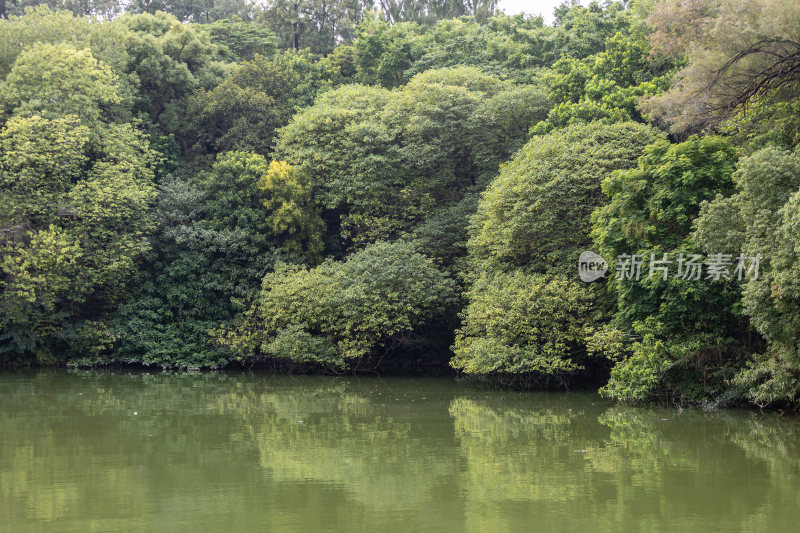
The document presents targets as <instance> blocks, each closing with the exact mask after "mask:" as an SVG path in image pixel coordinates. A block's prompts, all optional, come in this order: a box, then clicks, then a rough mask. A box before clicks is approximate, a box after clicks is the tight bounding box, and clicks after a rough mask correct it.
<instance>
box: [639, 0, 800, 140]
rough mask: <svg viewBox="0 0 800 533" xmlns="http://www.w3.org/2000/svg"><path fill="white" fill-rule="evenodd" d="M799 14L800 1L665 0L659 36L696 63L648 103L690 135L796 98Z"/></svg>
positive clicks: (654, 19) (669, 49)
mask: <svg viewBox="0 0 800 533" xmlns="http://www.w3.org/2000/svg"><path fill="white" fill-rule="evenodd" d="M799 17H800V5H798V4H797V3H796V2H782V1H781V0H754V1H745V0H733V1H729V0H704V1H702V2H688V3H687V2H681V1H678V0H665V1H664V2H660V3H659V4H657V6H656V8H655V10H654V11H653V13H652V15H651V16H650V19H649V22H650V24H652V25H653V27H654V30H655V31H654V32H653V34H652V37H651V40H652V42H653V44H654V45H655V47H656V48H657V49H659V50H662V51H663V52H664V53H667V54H673V55H685V56H686V57H687V58H688V64H687V65H686V67H685V68H684V69H683V70H681V71H680V72H679V73H678V75H677V76H676V78H675V82H674V83H673V85H672V87H671V88H670V90H669V91H668V92H666V93H664V94H663V95H661V96H659V97H656V98H653V99H651V100H650V101H649V102H648V103H647V109H648V111H649V112H650V113H652V114H653V115H654V116H657V117H659V118H661V119H662V120H666V121H668V122H669V124H670V125H671V127H672V130H673V131H674V132H676V133H684V134H685V133H693V132H699V131H702V130H704V129H707V128H712V127H714V126H717V125H718V124H719V123H720V122H721V121H724V120H726V119H728V118H730V117H732V116H734V115H736V114H737V113H738V112H740V111H743V110H745V109H746V108H748V107H752V106H760V105H763V104H766V105H772V104H774V103H781V102H787V101H792V100H794V99H795V98H796V97H797V94H796V87H797V81H798V70H799V69H798V67H800V43H799V41H800V35H798V31H800V30H798V26H797V20H798V18H799ZM776 111H778V110H776ZM776 115H777V116H780V115H781V113H780V112H778V113H776Z"/></svg>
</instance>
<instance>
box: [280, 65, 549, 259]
mask: <svg viewBox="0 0 800 533" xmlns="http://www.w3.org/2000/svg"><path fill="white" fill-rule="evenodd" d="M547 105H548V103H547V101H546V99H545V98H544V96H543V95H542V94H541V92H540V91H537V90H536V89H534V88H526V87H516V86H513V85H511V84H510V83H508V82H502V81H501V80H499V79H498V78H496V77H494V76H490V75H487V74H483V73H481V72H480V71H478V70H476V69H473V68H469V67H459V68H452V69H441V70H433V71H428V72H426V73H424V74H420V75H418V76H416V77H415V78H414V79H413V80H411V82H409V83H408V84H407V85H405V86H404V87H402V88H400V89H397V90H395V91H394V92H390V91H387V90H385V89H381V88H376V87H363V86H359V85H346V86H343V87H341V88H339V89H336V90H334V91H331V92H328V93H325V94H323V95H321V96H320V97H319V98H318V99H317V101H316V102H315V104H314V105H313V106H312V107H309V108H307V109H305V110H303V111H301V112H300V113H298V114H297V115H296V116H295V117H294V118H293V119H292V121H291V122H290V123H289V125H288V126H287V127H286V128H284V129H283V130H282V132H281V135H280V138H279V140H278V146H277V155H278V156H279V157H280V158H282V159H285V160H286V161H288V162H289V163H290V164H293V165H297V166H302V168H303V171H304V172H305V173H306V174H308V175H309V176H311V179H312V182H313V183H314V184H315V186H316V189H317V193H316V195H317V199H318V201H319V202H320V203H321V204H322V205H325V206H326V207H327V209H328V218H329V219H333V220H335V218H339V221H337V222H338V224H340V225H341V235H342V236H343V237H344V238H345V239H346V241H345V243H346V244H349V242H352V243H355V244H359V243H365V242H373V241H375V240H381V239H387V238H394V237H397V236H400V235H405V234H407V233H408V232H409V231H411V230H412V228H413V227H414V226H416V225H418V224H420V223H421V222H422V221H423V220H424V219H426V218H427V217H428V216H431V215H433V213H434V211H435V209H436V208H437V206H444V205H452V204H453V203H454V202H458V201H460V200H461V198H462V197H463V192H461V191H464V190H467V189H469V188H470V187H475V186H483V185H485V184H486V183H487V182H488V181H489V180H490V179H491V177H492V176H493V175H494V174H495V173H496V171H497V168H498V166H499V164H500V162H501V161H502V160H503V159H505V158H506V157H508V155H509V154H510V153H511V151H512V150H513V149H515V148H516V147H517V146H519V145H520V144H521V142H522V139H524V137H525V134H526V132H527V130H528V128H529V126H530V124H531V123H532V122H534V121H535V120H537V118H541V117H542V116H543V115H544V110H545V109H546V108H547ZM505 110H511V111H513V112H514V113H516V116H515V117H514V118H513V119H502V120H501V119H500V116H499V115H500V114H501V113H502V112H503V111H505ZM337 215H338V217H337ZM348 241H349V242H348Z"/></svg>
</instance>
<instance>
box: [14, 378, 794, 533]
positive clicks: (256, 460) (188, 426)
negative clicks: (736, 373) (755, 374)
mask: <svg viewBox="0 0 800 533" xmlns="http://www.w3.org/2000/svg"><path fill="white" fill-rule="evenodd" d="M798 524H800V421H799V420H798V419H797V418H794V417H789V416H784V417H781V416H778V415H777V414H774V413H771V414H760V413H758V412H757V411H756V412H751V411H745V410H741V411H739V410H732V411H719V412H712V413H705V412H703V411H699V410H684V411H679V410H678V409H675V408H672V409H666V408H653V407H647V408H637V407H626V406H620V405H617V404H614V403H612V402H610V401H607V400H604V399H602V398H600V397H598V396H597V395H595V394H588V393H578V392H568V393H521V392H510V391H503V390H494V389H488V388H486V387H482V386H480V385H476V384H470V383H465V382H459V381H457V380H454V379H430V378H424V379H411V378H403V379H399V378H398V379H380V378H358V379H357V378H331V377H307V376H296V377H294V376H273V375H262V374H249V373H238V374H232V373H194V374H193V373H188V374H171V373H137V372H128V371H115V372H105V371H75V372H67V371H40V372H25V373H2V374H0V531H2V532H13V533H20V532H45V531H47V532H53V531H58V532H72V531H74V532H95V531H97V532H99V531H109V532H111V531H113V532H138V531H147V532H153V531H158V532H179V531H180V532H182V531H186V532H206V531H209V532H210V531H215V532H224V533H230V532H239V531H270V532H283V531H286V532H289V531H291V532H298V531H299V532H317V531H337V532H338V531H341V532H360V531H364V532H380V533H393V532H411V531H431V532H439V531H457V532H460V531H464V532H505V531H508V532H520V531H526V532H527V531H569V532H571V531H575V532H578V531H581V532H584V531H593V532H605V531H609V532H611V531H613V532H621V531H622V532H625V531H630V532H640V531H648V532H658V531H681V532H684V533H686V532H693V531H704V532H706V531H725V532H729V531H764V532H784V531H797V530H798Z"/></svg>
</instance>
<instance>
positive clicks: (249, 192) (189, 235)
mask: <svg viewBox="0 0 800 533" xmlns="http://www.w3.org/2000/svg"><path fill="white" fill-rule="evenodd" d="M308 200H309V197H308V189H307V188H306V186H305V180H304V178H303V176H302V175H300V174H298V173H297V172H296V171H295V170H294V169H292V168H290V167H288V165H285V164H279V163H273V164H272V165H268V164H267V161H266V159H264V157H263V156H260V155H257V154H249V153H243V152H228V153H224V154H221V155H220V156H219V157H218V158H217V161H216V163H215V164H214V166H213V168H212V169H211V170H210V171H209V172H206V173H203V174H201V175H200V176H197V177H196V178H195V179H193V180H191V181H185V180H179V179H174V178H173V179H170V180H168V181H167V182H166V183H165V184H164V185H162V187H161V191H160V195H159V201H158V208H157V211H156V215H157V218H158V219H159V220H160V221H161V223H160V225H159V227H158V228H157V231H156V233H155V234H154V236H153V250H152V252H151V253H150V254H149V255H148V262H147V265H146V267H145V268H144V269H143V271H142V273H141V275H140V276H139V279H138V280H137V286H138V287H139V290H138V293H137V296H136V298H134V299H132V300H131V301H130V302H128V303H127V304H125V305H124V306H122V307H121V309H120V312H119V313H118V315H117V316H116V317H115V320H114V324H115V331H116V332H117V337H118V338H119V341H118V342H117V343H116V345H115V347H114V348H115V349H114V352H113V353H112V356H113V357H114V358H115V359H118V360H122V361H135V362H141V363H145V364H155V365H159V366H162V367H192V368H195V367H211V368H216V367H220V366H224V365H225V364H227V363H228V361H229V360H230V358H231V354H230V352H229V351H227V350H224V349H220V348H219V347H215V346H214V345H212V343H211V337H210V331H211V330H212V329H214V328H217V327H220V326H222V325H224V324H226V323H227V322H228V321H230V320H231V319H232V318H233V317H234V315H235V314H236V313H238V312H241V311H242V310H243V309H245V307H246V306H247V303H248V302H249V301H251V300H252V299H254V298H255V296H256V293H257V291H258V288H259V283H260V280H261V278H262V277H263V276H264V274H265V272H267V271H269V270H271V269H272V268H273V265H274V263H275V261H276V260H277V259H280V258H283V259H284V260H286V259H290V258H295V259H296V258H299V257H302V256H305V257H306V258H307V259H308V260H310V261H312V262H313V261H316V260H318V258H319V257H318V254H319V253H320V242H321V240H320V237H321V233H322V227H321V222H320V220H319V218H318V217H317V216H316V213H315V211H314V210H313V207H312V206H310V205H309V201H308ZM279 248H284V249H285V250H286V251H287V252H288V253H289V254H292V255H291V256H286V254H281V253H280V252H279V250H278V249H279Z"/></svg>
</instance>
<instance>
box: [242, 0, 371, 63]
mask: <svg viewBox="0 0 800 533" xmlns="http://www.w3.org/2000/svg"><path fill="white" fill-rule="evenodd" d="M365 7H366V6H365V3H364V2H363V1H362V0H330V1H328V0H274V1H272V2H270V3H269V4H267V6H266V7H265V8H264V10H263V11H262V12H261V13H259V14H258V20H259V21H261V22H262V23H263V24H264V25H266V27H268V28H269V29H270V30H272V31H273V32H274V33H275V35H277V36H278V38H279V39H280V41H281V46H282V47H283V48H284V49H287V50H288V49H293V50H300V49H303V48H309V49H310V50H311V51H312V52H314V53H316V54H324V55H326V54H329V53H330V52H332V51H333V49H334V48H335V47H336V45H337V44H339V43H342V42H344V43H347V42H349V41H350V40H352V38H353V31H354V30H355V27H356V24H357V23H358V21H359V19H360V18H361V15H362V12H363V10H364V8H365Z"/></svg>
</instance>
